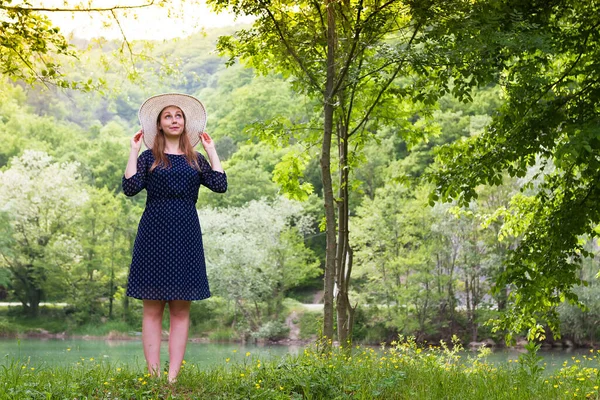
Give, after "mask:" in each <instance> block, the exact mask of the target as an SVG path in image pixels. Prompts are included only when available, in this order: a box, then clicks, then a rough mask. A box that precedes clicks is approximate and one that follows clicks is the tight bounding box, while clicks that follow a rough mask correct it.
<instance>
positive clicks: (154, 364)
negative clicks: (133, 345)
mask: <svg viewBox="0 0 600 400" xmlns="http://www.w3.org/2000/svg"><path fill="white" fill-rule="evenodd" d="M164 310H165V302H164V301H161V300H144V314H143V319H142V345H143V347H144V356H145V357H146V364H148V373H150V374H151V375H152V376H160V339H161V333H162V317H163V311H164Z"/></svg>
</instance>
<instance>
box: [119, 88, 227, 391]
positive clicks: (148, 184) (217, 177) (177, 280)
mask: <svg viewBox="0 0 600 400" xmlns="http://www.w3.org/2000/svg"><path fill="white" fill-rule="evenodd" d="M138 116H139V119H140V123H141V125H142V129H140V130H139V131H138V132H137V133H136V134H135V135H134V136H133V138H132V139H131V151H130V153H129V160H128V162H127V167H126V169H125V175H124V177H123V192H124V193H125V194H126V195H127V196H133V195H135V194H137V193H139V192H140V191H141V190H142V189H146V191H147V193H148V196H147V200H146V208H145V210H144V213H143V215H142V218H141V220H140V224H139V227H138V233H137V237H136V240H135V244H134V247H133V258H132V262H131V267H130V270H129V278H128V284H127V295H128V296H130V297H134V298H137V299H142V300H143V305H144V307H143V320H142V343H143V347H144V356H145V357H146V363H147V365H148V371H149V373H150V374H152V375H154V376H159V375H160V341H161V328H162V317H163V311H164V308H165V304H167V303H168V304H169V315H170V324H171V325H170V330H169V372H168V380H169V382H174V381H175V379H176V378H177V374H178V373H179V369H180V367H181V363H182V361H183V356H184V354H185V348H186V343H187V340H188V327H189V319H190V318H189V317H190V305H191V301H192V300H202V299H206V298H208V297H210V291H209V287H208V280H207V278H206V266H205V262H204V250H203V247H202V232H201V230H200V223H199V221H198V214H197V212H196V201H197V200H198V190H199V188H200V185H204V186H206V187H207V188H209V189H210V190H212V191H214V192H219V193H223V192H225V191H226V190H227V176H226V175H225V172H224V171H223V168H222V167H221V162H220V160H219V156H218V155H217V151H216V150H215V144H214V141H213V140H212V139H211V137H210V136H209V135H208V134H207V133H205V132H204V128H205V126H206V112H205V109H204V106H203V105H202V103H201V102H200V101H199V100H198V99H196V98H194V97H192V96H188V95H184V94H162V95H158V96H154V97H151V98H149V99H148V100H146V101H145V102H144V104H142V106H141V107H140V110H139V113H138ZM142 140H143V141H144V143H145V144H146V147H147V148H148V150H146V151H144V152H142V154H141V155H140V156H139V157H138V153H139V151H140V148H141V144H142ZM198 142H202V146H203V147H204V150H205V151H206V154H207V156H208V160H209V161H207V160H206V159H205V158H204V157H203V156H202V155H201V154H200V153H197V152H196V151H194V146H195V145H196V144H198ZM209 162H210V163H209Z"/></svg>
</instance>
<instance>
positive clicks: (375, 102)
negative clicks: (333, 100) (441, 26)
mask: <svg viewBox="0 0 600 400" xmlns="http://www.w3.org/2000/svg"><path fill="white" fill-rule="evenodd" d="M420 29H421V24H420V23H419V24H417V26H416V27H415V30H414V32H413V34H412V37H411V38H410V40H409V42H408V46H407V48H410V46H411V45H412V43H413V41H414V40H415V38H416V37H417V33H418V32H419V30H420ZM404 61H406V60H405V59H402V61H400V63H399V64H398V68H396V70H395V71H394V73H393V74H392V77H391V78H390V79H388V81H387V82H386V83H385V85H384V86H383V88H381V90H380V91H379V93H378V94H377V98H376V99H375V100H374V101H373V103H372V104H371V106H370V107H369V109H368V110H367V112H366V113H365V115H364V116H363V118H362V120H361V121H360V122H359V123H358V125H356V127H355V128H354V129H352V132H350V133H349V134H348V137H350V136H352V135H354V133H356V132H357V131H358V129H360V127H361V126H362V125H363V124H364V123H365V122H366V121H367V119H369V116H370V115H371V113H372V112H373V110H374V109H375V106H376V105H377V103H379V100H381V97H382V96H383V94H384V93H385V92H386V91H387V89H388V87H389V86H390V85H391V84H392V82H393V81H394V79H396V76H397V75H398V74H399V73H400V70H401V69H402V67H403V66H404Z"/></svg>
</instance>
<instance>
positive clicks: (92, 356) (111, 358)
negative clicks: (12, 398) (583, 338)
mask: <svg viewBox="0 0 600 400" xmlns="http://www.w3.org/2000/svg"><path fill="white" fill-rule="evenodd" d="M300 351H302V347H300V346H283V345H270V346H257V345H248V344H246V345H243V344H238V343H193V342H190V343H189V344H188V347H187V351H186V357H185V359H186V362H187V363H191V364H195V365H197V366H198V367H199V368H208V367H210V366H213V365H218V364H224V363H226V359H228V358H229V359H230V361H231V362H234V361H240V360H243V359H244V358H245V357H246V353H250V354H251V355H252V356H253V357H259V358H261V359H268V358H271V357H282V356H284V355H286V354H293V355H295V354H298V353H299V352H300ZM161 352H162V360H163V362H164V361H165V360H167V359H168V356H167V343H166V342H163V343H162V350H161ZM521 353H522V352H520V351H518V350H515V349H502V350H497V351H495V352H494V353H493V354H491V355H490V356H489V357H488V361H490V362H493V363H508V362H514V360H516V359H518V357H519V355H520V354H521ZM594 354H597V353H594ZM469 355H471V356H474V355H475V353H466V352H465V353H464V355H463V356H464V357H465V358H466V356H469ZM540 355H541V356H542V357H543V358H544V362H546V364H547V365H546V368H547V372H551V371H554V370H556V369H559V368H560V366H561V365H562V363H563V362H564V361H569V363H572V362H573V361H574V359H582V358H583V356H584V355H587V356H591V353H590V350H585V349H573V350H552V351H542V352H540ZM13 362H18V363H27V364H29V365H30V366H31V367H36V368H40V367H44V366H48V367H52V366H69V365H75V364H76V363H78V362H79V363H81V362H84V363H87V362H104V363H110V364H111V365H129V366H134V367H135V366H138V367H140V368H143V366H144V354H143V352H142V344H141V342H140V341H139V340H84V339H64V340H60V339H47V340H45V339H0V366H2V365H10V364H11V363H13Z"/></svg>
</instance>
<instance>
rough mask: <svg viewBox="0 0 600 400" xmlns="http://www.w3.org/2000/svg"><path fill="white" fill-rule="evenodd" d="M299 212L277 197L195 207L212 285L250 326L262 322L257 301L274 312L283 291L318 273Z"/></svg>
mask: <svg viewBox="0 0 600 400" xmlns="http://www.w3.org/2000/svg"><path fill="white" fill-rule="evenodd" d="M301 212H302V208H301V206H300V204H299V203H297V202H292V201H290V200H286V199H283V198H277V199H276V200H275V201H273V202H272V203H269V202H267V201H265V200H261V201H252V202H250V203H248V204H247V205H246V206H243V207H237V208H233V207H230V208H227V209H210V208H204V209H201V210H200V211H199V216H200V221H201V224H202V226H203V238H204V243H205V246H206V250H205V253H206V260H207V272H208V275H209V280H210V282H211V286H212V290H213V292H214V293H215V294H217V295H219V296H222V297H224V298H226V299H230V300H233V301H235V304H236V307H237V308H238V309H239V311H240V312H241V313H242V314H243V316H244V318H245V320H246V323H247V324H249V326H250V328H251V330H256V329H258V327H259V326H260V325H262V321H261V320H262V318H263V312H262V311H261V308H260V307H259V305H266V306H267V307H268V309H269V310H270V313H267V315H272V314H275V315H278V313H279V312H280V311H281V310H282V301H283V298H284V297H285V293H286V292H287V291H288V290H290V289H291V288H292V287H294V286H298V285H299V284H301V283H302V282H304V281H306V280H308V279H310V278H312V277H314V276H316V275H318V274H319V273H320V271H319V268H318V267H319V265H318V262H315V260H314V256H313V254H312V252H311V251H310V250H309V249H307V248H306V247H305V245H304V243H303V241H302V235H303V233H309V232H308V231H306V229H308V228H309V227H310V224H311V221H310V220H307V219H306V218H304V217H303V216H302V214H301Z"/></svg>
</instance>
